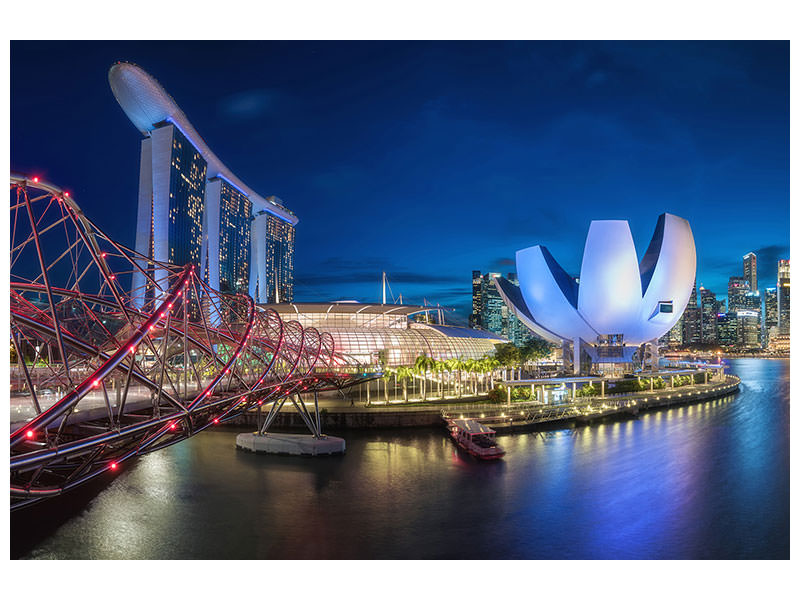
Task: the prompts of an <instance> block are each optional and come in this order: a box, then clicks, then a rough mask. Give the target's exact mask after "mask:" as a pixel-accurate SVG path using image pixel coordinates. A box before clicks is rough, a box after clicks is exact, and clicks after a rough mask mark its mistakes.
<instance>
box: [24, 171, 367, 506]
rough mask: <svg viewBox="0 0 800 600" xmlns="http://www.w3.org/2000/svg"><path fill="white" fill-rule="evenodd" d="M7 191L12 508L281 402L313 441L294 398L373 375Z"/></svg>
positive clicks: (39, 192) (53, 207) (74, 212)
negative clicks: (138, 285) (137, 283)
mask: <svg viewBox="0 0 800 600" xmlns="http://www.w3.org/2000/svg"><path fill="white" fill-rule="evenodd" d="M10 189H11V202H10V204H11V215H10V246H11V262H10V265H11V268H10V317H11V326H10V337H11V340H10V343H11V345H10V353H11V370H10V384H11V385H10V410H11V450H10V471H11V473H10V477H11V491H10V497H11V508H12V510H14V509H17V508H20V507H23V506H26V505H29V504H31V503H34V502H38V501H40V500H42V499H45V498H49V497H54V496H58V495H59V494H62V493H64V492H65V491H67V490H70V489H72V488H75V487H77V486H79V485H81V484H84V483H86V482H87V481H89V480H91V479H93V478H95V477H98V476H100V475H102V474H104V473H109V472H113V471H116V470H117V469H118V468H119V466H120V465H121V464H122V463H123V462H124V461H127V460H130V459H132V458H134V457H137V456H140V455H142V454H145V453H149V452H153V451H155V450H159V449H162V448H165V447H167V446H170V445H172V444H175V443H177V442H180V441H182V440H184V439H186V438H188V437H190V436H192V435H195V434H197V433H199V432H201V431H203V430H204V429H206V428H209V427H213V426H215V425H217V424H220V423H224V422H226V421H229V420H231V419H233V418H234V417H236V416H237V415H240V414H241V413H242V412H243V411H247V410H250V409H254V408H257V409H259V411H260V410H261V409H262V408H263V409H264V410H268V411H269V417H268V418H270V419H271V418H274V415H275V414H277V411H279V410H280V408H281V407H282V406H283V404H284V403H285V402H286V401H287V400H288V401H290V402H291V403H293V404H294V406H295V408H296V409H297V410H298V412H299V413H300V415H301V417H302V419H303V420H304V421H305V423H306V425H307V426H308V427H309V429H310V430H311V431H312V432H314V433H315V434H316V435H320V428H319V413H318V412H317V420H316V423H315V420H314V417H313V415H312V414H311V413H310V411H309V409H308V408H307V407H306V406H305V404H304V402H303V401H302V400H301V399H300V394H308V393H318V392H320V391H330V390H342V389H344V388H346V387H348V386H352V385H355V384H357V383H360V382H362V381H364V380H365V379H369V378H372V377H375V374H374V373H369V372H365V369H364V367H363V366H362V365H359V364H357V363H354V362H352V361H350V360H349V359H348V358H347V357H344V356H342V355H339V354H337V353H336V352H335V348H334V342H333V338H332V337H331V335H330V334H328V333H322V334H321V333H320V332H319V331H317V330H316V329H314V328H311V327H305V328H304V327H303V326H301V325H300V323H298V322H296V321H283V320H281V318H280V317H279V316H278V314H277V313H276V312H275V311H273V310H269V309H266V310H265V309H262V308H260V307H258V306H256V305H255V303H254V301H253V299H252V298H251V297H249V296H248V295H245V294H235V293H223V292H220V291H217V290H214V289H211V288H210V287H209V286H208V285H206V284H205V283H204V281H203V277H202V276H201V274H200V273H198V270H197V269H196V268H195V267H194V266H193V265H186V266H176V265H174V264H168V263H163V262H158V261H154V260H153V259H151V258H149V257H147V256H144V255H141V254H138V253H136V252H134V251H133V250H131V249H129V248H127V247H125V246H123V245H121V244H119V243H117V242H115V241H114V240H113V239H112V238H111V237H109V236H108V235H106V234H105V233H104V232H103V231H102V230H101V229H100V228H99V227H97V226H96V225H95V224H94V223H93V222H92V221H91V220H90V219H89V218H88V217H87V216H86V215H85V214H84V213H83V212H82V211H81V209H80V208H79V206H78V205H77V204H76V202H75V200H74V199H73V198H72V197H70V194H69V192H66V191H64V190H62V189H60V188H58V187H56V186H54V185H52V184H50V183H46V182H43V181H40V180H39V179H38V178H36V177H28V176H24V175H12V176H11V185H10ZM134 273H141V274H143V276H144V277H143V280H144V282H145V283H144V285H143V286H142V287H141V288H138V289H133V288H132V283H133V281H134V279H136V280H139V281H140V280H141V279H142V278H141V277H137V278H133V274H134ZM315 397H316V394H315Z"/></svg>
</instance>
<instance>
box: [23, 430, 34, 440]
mask: <svg viewBox="0 0 800 600" xmlns="http://www.w3.org/2000/svg"><path fill="white" fill-rule="evenodd" d="M25 437H27V438H28V439H29V440H30V439H32V438H33V431H32V430H30V429H28V431H27V432H26V433H25Z"/></svg>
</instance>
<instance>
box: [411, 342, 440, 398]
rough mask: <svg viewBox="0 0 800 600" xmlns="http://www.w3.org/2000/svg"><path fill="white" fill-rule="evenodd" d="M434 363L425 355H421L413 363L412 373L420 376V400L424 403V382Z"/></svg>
mask: <svg viewBox="0 0 800 600" xmlns="http://www.w3.org/2000/svg"><path fill="white" fill-rule="evenodd" d="M435 362H436V361H434V360H433V359H432V358H431V357H429V356H428V355H427V354H422V355H420V356H418V357H417V360H416V361H414V371H415V372H416V373H417V375H419V376H420V385H421V386H422V400H423V402H424V401H425V398H426V396H425V381H426V379H427V376H428V371H429V370H431V369H432V368H433V364H434V363H435Z"/></svg>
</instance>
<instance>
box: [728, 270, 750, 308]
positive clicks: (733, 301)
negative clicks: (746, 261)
mask: <svg viewBox="0 0 800 600" xmlns="http://www.w3.org/2000/svg"><path fill="white" fill-rule="evenodd" d="M749 291H750V284H749V283H748V282H747V280H746V279H745V278H744V277H729V278H728V311H729V312H736V311H737V310H738V309H740V308H744V307H745V303H744V295H745V294H746V293H747V292H749Z"/></svg>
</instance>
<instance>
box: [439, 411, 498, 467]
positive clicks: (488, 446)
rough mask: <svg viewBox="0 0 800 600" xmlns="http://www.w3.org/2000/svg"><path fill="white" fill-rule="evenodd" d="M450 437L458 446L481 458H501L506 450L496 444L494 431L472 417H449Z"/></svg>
mask: <svg viewBox="0 0 800 600" xmlns="http://www.w3.org/2000/svg"><path fill="white" fill-rule="evenodd" d="M447 428H448V430H449V431H450V437H451V438H453V441H454V442H455V443H456V444H458V446H459V447H460V448H461V449H462V450H465V451H466V452H469V453H470V454H471V455H472V456H474V457H476V458H479V459H481V460H495V459H498V458H503V456H505V453H506V451H505V450H503V449H502V448H501V447H500V446H498V445H497V441H496V440H495V431H494V429H491V428H490V427H487V426H486V425H484V424H482V423H478V422H477V421H475V420H473V419H450V420H448V422H447Z"/></svg>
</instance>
